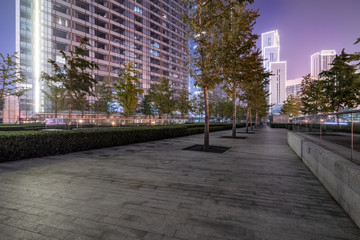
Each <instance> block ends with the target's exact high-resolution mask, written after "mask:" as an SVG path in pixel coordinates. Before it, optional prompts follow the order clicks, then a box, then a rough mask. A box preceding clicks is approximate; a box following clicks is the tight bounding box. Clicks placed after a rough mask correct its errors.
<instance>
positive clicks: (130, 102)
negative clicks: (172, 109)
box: [114, 62, 144, 117]
mask: <svg viewBox="0 0 360 240" xmlns="http://www.w3.org/2000/svg"><path fill="white" fill-rule="evenodd" d="M124 67H125V69H124V71H123V72H122V73H120V74H119V75H118V78H117V79H116V82H115V83H114V88H115V91H116V96H117V100H118V101H119V104H120V106H121V107H122V108H123V111H124V115H125V116H126V117H130V116H132V115H133V114H134V113H135V112H136V109H137V108H138V107H139V95H140V94H142V93H143V92H144V90H143V89H140V88H139V87H138V86H139V85H140V81H139V77H138V74H139V72H138V71H136V70H135V69H134V67H133V63H132V62H129V63H128V64H124Z"/></svg>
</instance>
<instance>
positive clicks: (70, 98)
mask: <svg viewBox="0 0 360 240" xmlns="http://www.w3.org/2000/svg"><path fill="white" fill-rule="evenodd" d="M72 103H73V99H72V95H71V94H70V96H69V105H68V107H69V130H70V124H71V108H72Z"/></svg>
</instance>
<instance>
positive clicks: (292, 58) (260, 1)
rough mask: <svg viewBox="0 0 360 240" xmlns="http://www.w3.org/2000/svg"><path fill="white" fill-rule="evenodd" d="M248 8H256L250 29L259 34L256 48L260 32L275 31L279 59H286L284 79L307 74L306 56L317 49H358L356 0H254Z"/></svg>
mask: <svg viewBox="0 0 360 240" xmlns="http://www.w3.org/2000/svg"><path fill="white" fill-rule="evenodd" d="M250 8H252V9H259V14H260V17H258V18H257V23H256V24H255V26H254V32H255V33H256V34H259V35H260V38H259V39H258V42H257V43H258V44H257V45H258V47H259V48H260V49H261V33H264V32H268V31H271V30H274V29H277V30H278V31H279V34H280V35H281V59H280V61H287V63H288V66H287V68H288V79H294V78H299V77H302V76H305V75H306V74H309V73H310V65H311V62H310V57H311V55H312V54H314V53H316V52H320V51H321V50H328V49H333V50H336V52H337V53H340V52H341V50H342V49H343V48H345V51H346V52H347V53H353V52H355V51H360V46H359V45H354V42H355V41H356V39H357V38H360V29H359V28H358V27H356V23H358V22H360V15H359V14H358V9H360V1H358V0H343V1H338V0H291V1H288V0H255V1H254V4H252V5H250Z"/></svg>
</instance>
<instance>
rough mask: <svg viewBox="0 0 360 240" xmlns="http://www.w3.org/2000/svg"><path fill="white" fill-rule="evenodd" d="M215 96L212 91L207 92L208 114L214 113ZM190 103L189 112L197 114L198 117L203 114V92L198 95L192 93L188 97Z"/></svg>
mask: <svg viewBox="0 0 360 240" xmlns="http://www.w3.org/2000/svg"><path fill="white" fill-rule="evenodd" d="M215 102H216V101H215V96H214V94H213V92H212V91H209V92H208V111H209V115H210V116H211V115H214V113H215ZM190 104H191V112H192V113H194V114H195V115H197V116H199V117H200V119H201V117H202V116H204V115H205V97H204V93H200V94H199V95H197V96H195V95H193V96H192V97H191V99H190Z"/></svg>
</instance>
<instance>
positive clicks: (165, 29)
mask: <svg viewBox="0 0 360 240" xmlns="http://www.w3.org/2000/svg"><path fill="white" fill-rule="evenodd" d="M184 13H185V9H184V5H183V3H182V1H180V0H16V39H17V41H16V49H17V52H19V53H20V58H19V63H20V65H21V67H23V68H24V69H26V73H25V74H26V77H27V83H26V87H28V88H29V89H31V90H30V91H28V92H29V93H28V94H27V96H26V99H22V100H21V101H20V102H26V103H27V104H26V105H24V106H20V107H21V112H25V108H29V106H32V109H26V112H27V114H28V115H30V114H37V113H44V112H49V111H51V109H50V108H49V107H48V106H47V104H46V99H45V96H44V94H43V92H42V90H45V91H46V89H45V87H44V84H43V82H42V81H41V79H40V74H41V72H46V73H51V71H52V69H51V66H50V65H49V64H48V62H47V61H48V59H52V60H55V61H56V62H57V63H58V64H63V63H65V62H64V59H63V58H62V57H61V54H60V50H63V51H65V52H67V51H69V50H74V48H75V46H79V44H80V42H81V40H82V39H83V38H84V37H87V38H88V39H89V43H90V45H91V46H90V47H89V48H88V50H89V54H88V59H89V60H91V61H94V62H96V63H97V64H98V66H99V70H95V71H94V72H93V73H92V74H93V75H94V77H95V78H96V79H97V80H98V82H103V81H104V80H105V79H110V81H113V79H114V78H116V77H117V75H118V74H119V73H120V72H121V71H122V69H123V66H122V64H123V63H127V62H133V63H134V66H135V68H137V71H139V72H140V74H139V78H140V83H141V84H140V87H141V88H142V89H144V90H145V94H146V93H147V90H148V89H149V88H150V87H151V86H152V85H153V84H157V83H158V82H159V80H160V77H161V76H165V77H167V78H169V79H170V82H171V84H172V88H173V90H174V91H175V93H177V92H178V91H180V90H181V89H182V88H184V87H188V69H187V67H186V61H187V53H186V50H185V49H186V44H187V41H186V36H185V25H184V24H183V22H182V16H183V14H184ZM89 101H90V102H91V101H95V100H94V99H92V98H89Z"/></svg>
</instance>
